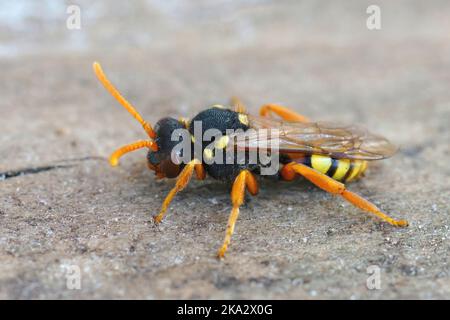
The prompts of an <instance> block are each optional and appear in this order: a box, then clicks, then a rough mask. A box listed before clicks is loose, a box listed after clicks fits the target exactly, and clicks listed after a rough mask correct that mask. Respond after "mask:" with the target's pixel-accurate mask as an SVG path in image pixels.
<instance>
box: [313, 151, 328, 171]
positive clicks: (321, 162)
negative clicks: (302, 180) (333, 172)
mask: <svg viewBox="0 0 450 320" xmlns="http://www.w3.org/2000/svg"><path fill="white" fill-rule="evenodd" d="M331 163H332V160H331V158H330V157H327V156H322V155H318V154H313V155H312V156H311V166H312V167H313V168H314V169H316V170H317V171H319V172H322V173H323V174H325V173H327V171H328V169H330V167H331Z"/></svg>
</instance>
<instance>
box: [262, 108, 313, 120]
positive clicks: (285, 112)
mask: <svg viewBox="0 0 450 320" xmlns="http://www.w3.org/2000/svg"><path fill="white" fill-rule="evenodd" d="M271 112H273V113H275V114H277V115H278V116H280V117H281V118H282V119H284V120H286V121H298V122H309V119H308V118H307V117H305V116H302V115H301V114H298V113H296V112H294V111H292V110H290V109H288V108H286V107H283V106H280V105H278V104H273V103H270V104H266V105H263V106H262V107H261V108H260V109H259V114H260V115H261V116H263V117H267V116H269V114H270V113H271Z"/></svg>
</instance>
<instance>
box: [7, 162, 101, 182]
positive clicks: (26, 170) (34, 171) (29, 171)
mask: <svg viewBox="0 0 450 320" xmlns="http://www.w3.org/2000/svg"><path fill="white" fill-rule="evenodd" d="M87 160H105V158H102V157H95V156H94V157H89V156H88V157H83V158H72V159H63V160H58V161H55V162H56V163H58V162H76V161H87ZM74 166H75V165H68V164H67V165H48V166H40V167H30V168H24V169H19V170H10V171H5V172H0V181H3V180H6V179H10V178H15V177H21V176H25V175H29V174H37V173H41V172H46V171H51V170H55V169H67V168H71V167H74Z"/></svg>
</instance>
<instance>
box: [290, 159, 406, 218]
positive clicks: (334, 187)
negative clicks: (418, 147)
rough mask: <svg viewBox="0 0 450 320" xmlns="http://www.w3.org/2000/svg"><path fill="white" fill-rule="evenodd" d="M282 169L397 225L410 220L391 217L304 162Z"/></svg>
mask: <svg viewBox="0 0 450 320" xmlns="http://www.w3.org/2000/svg"><path fill="white" fill-rule="evenodd" d="M282 171H285V173H286V175H287V176H288V175H289V174H288V173H289V172H291V173H292V172H295V173H297V174H299V175H301V176H303V177H305V178H306V179H308V180H309V181H311V182H312V183H314V184H315V185H316V186H318V187H319V188H321V189H323V190H325V191H327V192H329V193H331V194H336V195H340V196H342V197H343V198H344V199H345V200H347V201H348V202H350V203H351V204H353V205H354V206H355V207H358V208H360V209H362V210H364V211H366V212H370V213H372V214H374V215H376V216H377V217H378V218H380V219H381V220H383V221H385V222H387V223H389V224H391V225H393V226H396V227H406V226H408V221H406V220H395V219H393V218H391V217H389V216H388V215H387V214H385V213H384V212H382V211H380V209H378V208H377V207H376V206H375V205H374V204H373V203H371V202H369V201H368V200H366V199H364V198H363V197H361V196H359V195H357V194H356V193H354V192H351V191H348V190H347V189H346V188H345V185H344V184H343V183H340V182H338V181H336V180H334V179H333V178H330V177H329V176H327V175H324V174H323V173H321V172H319V171H317V170H315V169H313V168H310V167H308V166H306V165H304V164H301V163H296V162H291V163H289V164H287V165H285V166H284V167H283V169H282Z"/></svg>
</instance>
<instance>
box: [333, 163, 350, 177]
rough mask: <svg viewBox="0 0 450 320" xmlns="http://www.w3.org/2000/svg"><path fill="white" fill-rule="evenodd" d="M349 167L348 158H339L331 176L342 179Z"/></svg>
mask: <svg viewBox="0 0 450 320" xmlns="http://www.w3.org/2000/svg"><path fill="white" fill-rule="evenodd" d="M349 169H350V160H347V159H340V160H339V161H338V166H337V169H336V172H335V173H334V174H333V176H332V178H333V179H335V180H342V178H344V177H345V175H346V174H347V172H348V170H349Z"/></svg>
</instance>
